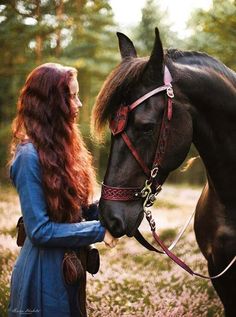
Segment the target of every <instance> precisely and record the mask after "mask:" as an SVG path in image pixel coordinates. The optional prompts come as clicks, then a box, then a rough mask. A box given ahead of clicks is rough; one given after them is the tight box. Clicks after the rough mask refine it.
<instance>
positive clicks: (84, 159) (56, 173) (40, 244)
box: [8, 63, 117, 317]
mask: <svg viewBox="0 0 236 317" xmlns="http://www.w3.org/2000/svg"><path fill="white" fill-rule="evenodd" d="M76 77H77V72H76V70H75V69H74V68H70V67H64V66H61V65H59V64H52V63H50V64H49V63H48V64H43V65H41V66H39V67H37V68H36V69H34V70H33V71H32V72H31V73H30V74H29V76H28V78H27V80H26V83H25V85H24V87H23V89H22V91H21V94H20V97H19V100H18V111H17V116H16V118H15V120H14V122H13V140H12V144H11V149H12V159H11V167H10V176H11V179H12V181H13V184H14V185H15V187H16V189H17V191H18V194H19V198H20V204H21V209H22V214H23V219H24V227H25V231H26V240H25V242H24V245H23V247H22V249H21V252H20V254H19V257H18V259H17V261H16V263H15V266H14V269H13V273H12V278H11V295H10V304H9V310H8V314H9V316H10V317H13V316H14V317H15V316H24V315H25V314H27V316H37V317H53V316H56V317H67V316H68V317H69V316H86V309H85V306H83V301H82V299H81V296H83V295H84V294H85V293H84V292H83V291H82V292H81V285H83V287H84V288H85V283H84V276H85V273H84V271H83V267H82V265H81V261H82V260H81V261H80V260H79V258H78V256H77V255H78V254H81V253H80V250H82V249H83V248H81V247H85V246H87V245H89V244H91V243H95V242H99V241H104V242H105V244H106V245H107V246H109V247H114V246H115V245H116V243H117V239H115V238H113V237H112V236H111V234H110V233H109V232H108V231H107V230H105V228H104V227H103V226H102V225H101V223H100V222H99V221H96V220H93V219H89V220H91V221H82V219H83V217H82V216H83V215H82V211H81V210H82V208H83V207H84V210H87V211H88V213H89V208H88V205H89V202H90V201H91V199H92V195H93V185H94V183H95V176H94V170H93V167H92V164H91V156H90V154H89V152H88V151H87V149H86V147H85V145H84V143H83V141H82V138H81V135H80V132H79V130H78V128H77V125H76V122H75V119H76V116H77V114H78V111H79V108H80V107H81V106H82V104H81V102H80V100H79V97H78V92H79V85H78V82H77V79H76ZM85 216H86V215H85ZM81 221H82V222H81ZM75 251H78V252H75ZM82 253H83V252H82ZM83 254H84V253H83ZM83 261H84V260H83ZM83 261H82V262H83ZM82 264H84V262H83V263H82ZM79 293H80V296H79ZM81 294H82V295H81Z"/></svg>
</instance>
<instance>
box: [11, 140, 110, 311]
mask: <svg viewBox="0 0 236 317" xmlns="http://www.w3.org/2000/svg"><path fill="white" fill-rule="evenodd" d="M10 175H11V179H12V181H13V184H14V185H15V187H16V189H17V191H18V194H19V198H20V204H21V210H22V214H23V218H24V224H25V230H26V234H27V237H26V240H25V243H24V246H23V247H22V249H21V251H20V254H19V256H18V258H17V260H16V263H15V265H14V269H13V272H12V277H11V293H10V303H9V308H8V316H9V317H18V316H20V317H22V316H30V317H32V316H33V317H54V316H55V317H71V316H73V317H74V316H80V313H79V307H78V294H77V289H76V287H77V286H70V289H68V286H67V285H66V284H65V282H64V278H63V273H62V259H63V255H64V252H65V250H66V249H68V248H70V249H77V248H78V247H81V246H85V245H89V244H92V243H95V242H100V241H102V240H103V238H104V234H105V228H104V227H103V226H102V225H101V223H100V222H99V221H95V220H94V221H85V222H80V223H72V224H71V223H56V222H53V221H51V220H50V219H49V217H48V214H47V209H46V201H45V196H44V193H43V189H42V183H41V173H40V163H39V157H38V153H37V151H36V149H35V147H34V146H33V144H32V143H26V144H22V145H18V148H17V151H16V156H15V159H14V161H13V163H12V165H11V169H10Z"/></svg>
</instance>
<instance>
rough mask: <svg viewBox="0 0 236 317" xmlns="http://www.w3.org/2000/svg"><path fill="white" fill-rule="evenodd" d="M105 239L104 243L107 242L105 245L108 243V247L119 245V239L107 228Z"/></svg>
mask: <svg viewBox="0 0 236 317" xmlns="http://www.w3.org/2000/svg"><path fill="white" fill-rule="evenodd" d="M103 241H104V243H105V245H106V246H107V247H109V248H114V247H115V246H116V245H117V243H118V241H119V239H117V238H114V237H113V236H112V235H111V234H110V232H109V231H108V230H106V232H105V236H104V239H103Z"/></svg>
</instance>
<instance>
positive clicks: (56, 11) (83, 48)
mask: <svg viewBox="0 0 236 317" xmlns="http://www.w3.org/2000/svg"><path fill="white" fill-rule="evenodd" d="M114 27H115V23H114V21H113V12H112V10H111V7H110V5H109V2H108V1H107V0H87V1H86V0H79V1H78V0H72V1H68V0H54V1H49V0H36V1H33V2H32V1H29V0H10V1H1V3H0V42H1V44H2V46H3V47H4V49H2V50H1V51H0V58H1V60H2V61H4V63H1V65H0V137H1V138H0V146H1V151H0V177H1V179H2V180H5V179H7V171H6V167H5V165H6V161H7V143H9V140H10V133H9V132H10V122H11V120H12V119H13V117H14V115H15V113H16V100H17V97H18V95H19V90H20V88H21V87H22V86H23V83H24V80H25V78H26V76H27V74H28V73H29V72H30V71H31V70H32V69H33V68H34V67H36V66H37V65H39V64H42V63H44V62H49V61H52V62H59V63H62V64H65V65H70V66H73V67H75V68H77V69H78V74H79V75H78V77H79V83H80V94H81V99H82V101H83V104H84V107H83V109H82V111H81V114H80V121H81V130H82V133H84V134H85V136H86V139H87V140H88V139H89V119H90V113H91V108H92V105H93V103H94V98H95V96H96V95H97V93H98V90H99V88H100V86H101V85H102V82H103V81H104V79H105V76H106V75H107V73H108V72H109V71H110V69H111V68H112V67H113V66H114V64H115V63H116V62H117V59H118V53H117V49H116V42H115V41H114V40H115V32H114ZM114 43H115V44H114ZM88 143H89V144H88V145H89V147H90V149H91V150H93V147H94V145H93V144H92V143H91V141H89V142H88Z"/></svg>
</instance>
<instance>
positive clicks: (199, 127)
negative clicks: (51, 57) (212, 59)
mask: <svg viewBox="0 0 236 317" xmlns="http://www.w3.org/2000/svg"><path fill="white" fill-rule="evenodd" d="M188 68H189V69H188V70H189V72H188V73H187V72H186V74H189V75H191V78H193V81H192V82H191V80H190V79H188V80H186V79H184V80H183V83H182V84H183V85H185V87H184V94H185V95H186V96H187V99H188V101H189V103H190V112H191V115H192V119H193V143H194V144H195V146H196V148H197V149H198V151H199V154H200V156H201V158H202V160H203V162H204V164H205V167H206V170H207V174H208V175H209V177H210V178H211V180H212V183H213V184H214V186H215V188H216V190H217V192H218V193H219V195H224V196H225V197H223V199H224V200H226V201H230V200H232V197H231V196H234V197H235V192H234V188H235V185H236V128H235V126H236V86H235V82H233V80H230V78H227V77H225V76H223V75H219V73H217V72H216V71H215V70H212V71H211V70H210V69H208V71H206V70H205V71H204V70H201V69H198V68H196V69H194V68H192V69H191V68H190V67H188ZM194 73H195V77H194ZM232 79H233V78H232ZM234 200H235V203H236V198H234Z"/></svg>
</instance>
